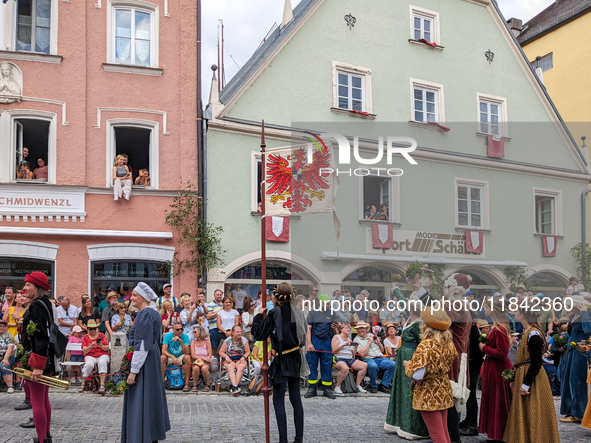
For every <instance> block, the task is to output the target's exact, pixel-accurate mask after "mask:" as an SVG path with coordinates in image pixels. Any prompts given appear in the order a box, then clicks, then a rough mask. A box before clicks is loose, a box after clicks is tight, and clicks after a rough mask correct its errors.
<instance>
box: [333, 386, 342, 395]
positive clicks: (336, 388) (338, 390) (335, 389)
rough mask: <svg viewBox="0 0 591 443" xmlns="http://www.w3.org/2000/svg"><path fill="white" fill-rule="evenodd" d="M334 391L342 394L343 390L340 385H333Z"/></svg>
mask: <svg viewBox="0 0 591 443" xmlns="http://www.w3.org/2000/svg"><path fill="white" fill-rule="evenodd" d="M334 393H335V394H336V395H343V391H342V390H341V387H340V386H335V387H334Z"/></svg>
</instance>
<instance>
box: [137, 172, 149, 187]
mask: <svg viewBox="0 0 591 443" xmlns="http://www.w3.org/2000/svg"><path fill="white" fill-rule="evenodd" d="M138 174H139V175H138V176H137V178H136V179H135V184H136V185H140V186H150V171H148V170H147V169H140V170H139V171H138Z"/></svg>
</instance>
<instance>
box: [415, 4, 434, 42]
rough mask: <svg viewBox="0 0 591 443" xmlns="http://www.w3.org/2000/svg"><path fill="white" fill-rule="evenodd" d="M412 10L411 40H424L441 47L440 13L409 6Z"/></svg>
mask: <svg viewBox="0 0 591 443" xmlns="http://www.w3.org/2000/svg"><path fill="white" fill-rule="evenodd" d="M409 8H410V40H411V41H415V42H416V41H417V40H421V39H424V40H426V41H428V42H429V43H435V44H437V45H438V46H441V34H440V31H439V28H440V26H439V13H438V12H436V11H431V10H429V9H424V8H419V7H418V6H412V5H410V6H409Z"/></svg>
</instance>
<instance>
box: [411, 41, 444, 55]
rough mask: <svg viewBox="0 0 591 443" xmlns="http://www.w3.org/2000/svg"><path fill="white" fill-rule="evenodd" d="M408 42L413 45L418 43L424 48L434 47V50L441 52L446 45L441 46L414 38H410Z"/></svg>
mask: <svg viewBox="0 0 591 443" xmlns="http://www.w3.org/2000/svg"><path fill="white" fill-rule="evenodd" d="M408 42H409V43H411V44H413V45H418V46H422V47H424V48H428V49H433V50H434V51H440V52H441V51H443V48H444V46H439V45H437V44H436V45H435V46H432V45H430V44H429V43H425V42H422V41H421V40H413V39H412V38H409V39H408Z"/></svg>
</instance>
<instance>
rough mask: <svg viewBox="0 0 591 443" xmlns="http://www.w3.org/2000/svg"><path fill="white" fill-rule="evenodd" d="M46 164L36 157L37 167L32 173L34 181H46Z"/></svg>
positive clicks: (43, 160)
mask: <svg viewBox="0 0 591 443" xmlns="http://www.w3.org/2000/svg"><path fill="white" fill-rule="evenodd" d="M47 170H48V168H47V162H46V161H45V159H44V158H42V157H37V167H36V168H35V171H34V173H33V174H34V176H35V180H47Z"/></svg>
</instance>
